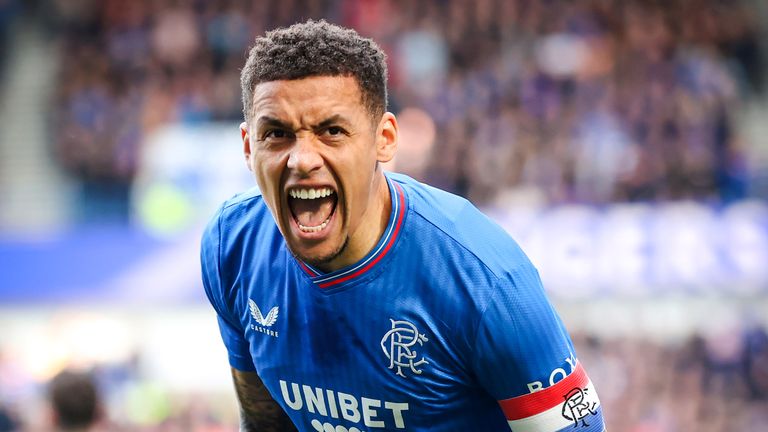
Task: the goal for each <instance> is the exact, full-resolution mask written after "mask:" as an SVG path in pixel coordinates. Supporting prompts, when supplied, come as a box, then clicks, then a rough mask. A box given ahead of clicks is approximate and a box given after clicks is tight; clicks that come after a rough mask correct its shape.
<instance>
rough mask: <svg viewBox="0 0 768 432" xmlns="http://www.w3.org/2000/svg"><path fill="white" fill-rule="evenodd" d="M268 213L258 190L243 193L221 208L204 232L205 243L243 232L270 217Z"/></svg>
mask: <svg viewBox="0 0 768 432" xmlns="http://www.w3.org/2000/svg"><path fill="white" fill-rule="evenodd" d="M268 213H269V209H268V208H267V206H266V204H265V203H264V201H263V200H262V197H261V192H260V191H259V190H258V188H255V187H254V188H252V189H250V190H248V191H245V192H241V193H239V194H237V195H235V196H233V197H232V198H230V199H228V200H226V201H224V203H222V204H221V206H219V208H218V210H217V211H216V213H214V215H213V217H212V218H211V219H210V221H209V222H208V225H207V226H206V228H205V231H204V232H203V242H205V241H207V240H213V238H212V236H214V235H216V236H217V237H221V236H222V235H231V234H232V233H233V232H237V231H241V230H243V229H245V228H247V227H248V226H250V225H251V224H252V223H253V222H254V221H260V220H261V219H262V218H263V217H265V216H268Z"/></svg>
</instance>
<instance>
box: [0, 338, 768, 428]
mask: <svg viewBox="0 0 768 432" xmlns="http://www.w3.org/2000/svg"><path fill="white" fill-rule="evenodd" d="M574 343H575V345H576V350H577V353H578V355H579V359H580V361H582V362H583V363H584V364H585V365H587V367H588V370H589V374H590V377H591V379H592V381H593V383H595V385H596V387H597V388H598V391H599V394H600V400H601V404H602V406H603V410H604V412H605V416H606V421H607V425H608V430H611V431H620V432H677V431H699V432H725V431H729V432H747V431H758V430H768V334H766V332H765V330H764V329H762V328H760V327H745V328H743V329H738V330H737V329H731V330H728V331H719V332H714V333H710V334H696V335H693V336H690V337H689V338H687V339H685V340H683V341H680V342H677V343H662V342H659V341H652V340H649V339H642V338H637V337H634V338H632V337H622V338H601V337H597V336H595V335H586V334H578V333H577V334H575V335H574ZM0 366H2V362H0ZM6 369H7V365H6ZM1 370H2V367H0V371H1ZM116 371H117V372H116ZM3 378H4V377H3V376H2V374H0V382H2V380H3ZM5 378H6V379H8V378H9V377H5ZM141 379H142V378H141V374H140V373H138V371H136V370H135V363H129V364H126V365H122V366H120V365H118V366H114V365H113V366H111V367H109V368H107V367H101V368H97V369H94V371H92V372H90V373H84V372H77V371H72V370H64V371H63V372H61V373H59V374H58V375H56V376H55V377H54V378H53V379H52V380H51V382H50V383H48V384H46V386H45V388H46V390H45V391H44V392H41V393H44V394H45V397H46V398H47V400H46V401H45V402H44V403H41V404H37V406H39V407H43V408H44V409H45V410H47V412H48V413H49V414H48V415H47V416H45V415H41V413H40V412H37V413H27V415H28V416H32V418H35V417H37V418H38V420H37V423H36V425H37V427H38V428H40V427H41V426H44V425H42V424H41V423H40V421H39V418H42V417H44V418H47V419H49V422H48V424H49V425H54V426H56V425H58V426H57V427H58V429H56V430H72V428H68V427H66V426H67V425H69V426H71V425H76V426H79V427H80V429H79V430H110V431H119V430H143V431H174V432H175V431H211V432H213V431H222V430H233V429H234V428H235V424H236V421H237V420H236V418H235V417H234V415H235V412H234V407H230V409H229V411H228V415H222V414H221V412H217V410H215V409H213V408H214V407H216V406H217V404H216V403H214V402H215V400H216V396H214V395H208V396H207V397H206V396H197V397H193V398H190V397H177V398H176V400H175V401H174V400H173V399H168V396H167V395H165V396H163V393H162V392H161V393H158V392H156V391H155V392H154V393H153V392H151V391H144V392H142V393H140V394H139V396H138V397H137V398H133V399H136V400H139V399H140V400H141V401H142V404H141V405H140V409H138V410H137V409H133V410H131V409H126V405H130V404H129V402H130V399H131V397H130V396H126V391H125V389H126V388H134V389H135V388H141V387H142V386H143V387H145V388H147V387H150V386H148V385H146V383H145V384H142V383H141ZM0 390H2V388H0ZM3 396H6V397H7V395H3V393H2V391H0V431H14V430H29V423H25V422H23V421H21V419H20V418H19V417H20V416H19V415H18V414H15V413H14V411H12V410H8V411H6V412H5V414H3V408H2V405H3V400H4V399H3ZM219 399H220V398H219ZM110 401H112V403H110ZM115 401H117V402H118V403H114V402H115ZM6 402H7V399H6ZM11 402H12V401H11ZM9 407H11V408H19V407H18V406H14V405H13V404H12V403H11V404H9ZM67 422H68V423H67ZM88 424H90V425H92V428H91V429H86V428H84V427H83V426H86V425H88Z"/></svg>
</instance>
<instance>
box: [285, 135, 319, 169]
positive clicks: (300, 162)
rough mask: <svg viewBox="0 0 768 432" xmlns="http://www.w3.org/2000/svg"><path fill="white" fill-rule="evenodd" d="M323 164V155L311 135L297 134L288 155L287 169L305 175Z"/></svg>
mask: <svg viewBox="0 0 768 432" xmlns="http://www.w3.org/2000/svg"><path fill="white" fill-rule="evenodd" d="M322 166H323V157H322V156H321V155H320V153H319V152H318V149H317V143H316V142H315V140H313V139H312V137H307V136H297V137H296V141H295V142H294V145H293V148H292V149H291V153H290V154H289V155H288V169H290V170H293V171H296V172H297V173H298V174H299V175H307V174H309V173H311V172H312V171H315V170H317V169H319V168H320V167H322Z"/></svg>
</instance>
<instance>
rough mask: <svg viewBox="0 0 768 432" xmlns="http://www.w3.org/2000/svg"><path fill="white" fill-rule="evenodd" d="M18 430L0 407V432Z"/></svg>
mask: <svg viewBox="0 0 768 432" xmlns="http://www.w3.org/2000/svg"><path fill="white" fill-rule="evenodd" d="M15 430H18V425H17V424H16V421H14V419H13V417H12V416H11V414H10V413H8V412H7V411H6V410H5V409H4V408H3V407H2V405H0V432H13V431H15Z"/></svg>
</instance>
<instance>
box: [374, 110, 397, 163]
mask: <svg viewBox="0 0 768 432" xmlns="http://www.w3.org/2000/svg"><path fill="white" fill-rule="evenodd" d="M397 137H398V129H397V118H395V115H394V114H392V113H391V112H385V113H384V115H382V116H381V120H380V121H379V127H378V128H377V129H376V160H377V161H379V162H382V163H384V162H389V161H391V160H392V158H393V157H395V152H396V151H397Z"/></svg>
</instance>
